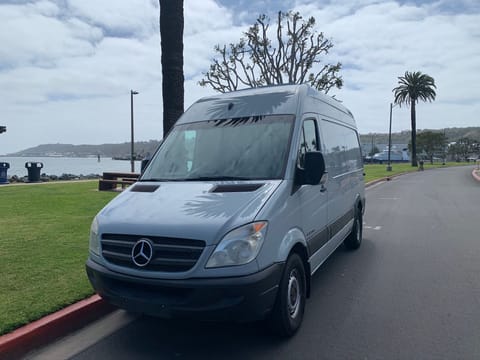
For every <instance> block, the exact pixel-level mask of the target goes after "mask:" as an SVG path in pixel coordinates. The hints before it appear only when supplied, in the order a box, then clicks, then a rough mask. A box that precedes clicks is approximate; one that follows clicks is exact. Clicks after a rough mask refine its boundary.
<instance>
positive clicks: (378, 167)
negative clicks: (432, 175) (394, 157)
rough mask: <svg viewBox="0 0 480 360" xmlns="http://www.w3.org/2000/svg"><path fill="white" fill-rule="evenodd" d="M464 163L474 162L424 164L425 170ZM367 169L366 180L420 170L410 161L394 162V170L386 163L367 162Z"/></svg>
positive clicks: (365, 168)
mask: <svg viewBox="0 0 480 360" xmlns="http://www.w3.org/2000/svg"><path fill="white" fill-rule="evenodd" d="M463 165H472V163H467V162H447V163H446V164H445V165H442V163H441V162H439V163H433V165H431V164H430V163H427V162H425V164H424V165H423V167H424V169H425V170H428V169H433V168H443V167H450V166H463ZM364 171H365V177H364V179H365V182H369V181H373V180H376V179H381V178H384V177H387V176H392V175H396V174H401V173H405V172H412V171H418V168H416V167H412V165H411V164H410V163H392V171H387V165H386V164H365V166H364Z"/></svg>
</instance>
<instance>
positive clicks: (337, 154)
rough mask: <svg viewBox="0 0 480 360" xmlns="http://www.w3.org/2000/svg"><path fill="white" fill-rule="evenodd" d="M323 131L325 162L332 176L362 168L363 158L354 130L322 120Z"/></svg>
mask: <svg viewBox="0 0 480 360" xmlns="http://www.w3.org/2000/svg"><path fill="white" fill-rule="evenodd" d="M321 131H322V134H323V141H324V146H325V149H324V155H325V162H326V166H327V169H328V172H329V174H330V175H332V176H336V175H339V174H343V173H346V172H349V171H353V170H356V169H359V168H361V167H362V156H361V152H360V147H359V144H358V138H357V133H356V132H355V131H354V130H352V129H350V128H348V127H346V126H343V125H340V124H337V123H334V122H331V121H327V120H322V121H321Z"/></svg>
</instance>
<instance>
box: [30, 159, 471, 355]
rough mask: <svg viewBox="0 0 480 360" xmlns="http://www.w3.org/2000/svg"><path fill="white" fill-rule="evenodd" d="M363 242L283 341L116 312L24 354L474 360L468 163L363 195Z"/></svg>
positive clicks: (331, 272)
mask: <svg viewBox="0 0 480 360" xmlns="http://www.w3.org/2000/svg"><path fill="white" fill-rule="evenodd" d="M364 221H365V223H364V242H363V245H362V247H361V248H360V249H359V250H358V251H356V252H348V251H346V250H344V249H343V248H340V249H339V250H337V251H336V252H335V253H334V254H333V256H332V257H331V258H330V259H329V260H328V261H327V262H326V263H325V264H324V265H323V266H322V268H321V269H320V270H319V271H318V272H317V274H315V276H314V279H313V282H312V296H311V298H310V299H309V300H308V302H307V308H306V313H305V319H304V323H303V325H302V328H301V329H300V331H299V333H298V334H297V335H296V336H295V337H294V338H292V339H290V340H287V341H285V340H279V339H277V338H275V337H274V336H272V335H270V334H269V333H268V332H266V330H265V328H264V327H263V326H262V325H260V324H243V325H241V324H209V323H191V322H186V321H182V322H178V321H162V320H158V319H154V318H148V317H139V318H136V317H132V316H130V315H128V314H126V313H124V312H123V311H118V312H115V313H113V314H111V315H110V316H108V317H107V318H104V319H102V320H101V321H99V322H97V323H95V324H93V325H91V326H90V327H88V328H86V329H83V330H81V331H79V332H77V333H75V334H73V335H71V336H70V337H68V338H66V339H63V340H61V341H58V342H57V343H55V344H53V345H51V346H50V347H48V348H45V349H42V350H41V351H40V352H38V353H36V354H34V356H33V358H36V359H40V358H45V359H57V358H73V359H76V360H80V359H82V360H83V359H480V184H479V183H477V182H475V180H474V179H473V178H472V176H471V167H468V168H466V167H462V168H448V169H438V170H429V171H425V172H417V173H412V174H409V175H404V176H401V177H398V178H395V179H393V180H392V181H389V182H385V183H381V184H378V185H375V186H373V187H371V188H369V189H368V191H367V212H366V216H365V219H364Z"/></svg>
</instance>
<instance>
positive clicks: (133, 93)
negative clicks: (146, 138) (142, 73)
mask: <svg viewBox="0 0 480 360" xmlns="http://www.w3.org/2000/svg"><path fill="white" fill-rule="evenodd" d="M137 94H138V91H133V90H130V120H131V122H130V130H131V135H132V137H131V139H130V165H131V166H130V168H131V172H132V173H133V172H135V159H134V157H133V141H134V140H133V95H137Z"/></svg>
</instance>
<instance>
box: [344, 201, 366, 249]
mask: <svg viewBox="0 0 480 360" xmlns="http://www.w3.org/2000/svg"><path fill="white" fill-rule="evenodd" d="M362 237H363V219H362V211H361V210H360V209H356V210H355V218H354V219H353V227H352V232H351V233H350V234H349V235H348V236H347V238H346V239H345V241H344V242H343V243H344V244H345V247H346V248H347V249H349V250H356V249H358V248H359V247H360V245H362Z"/></svg>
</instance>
